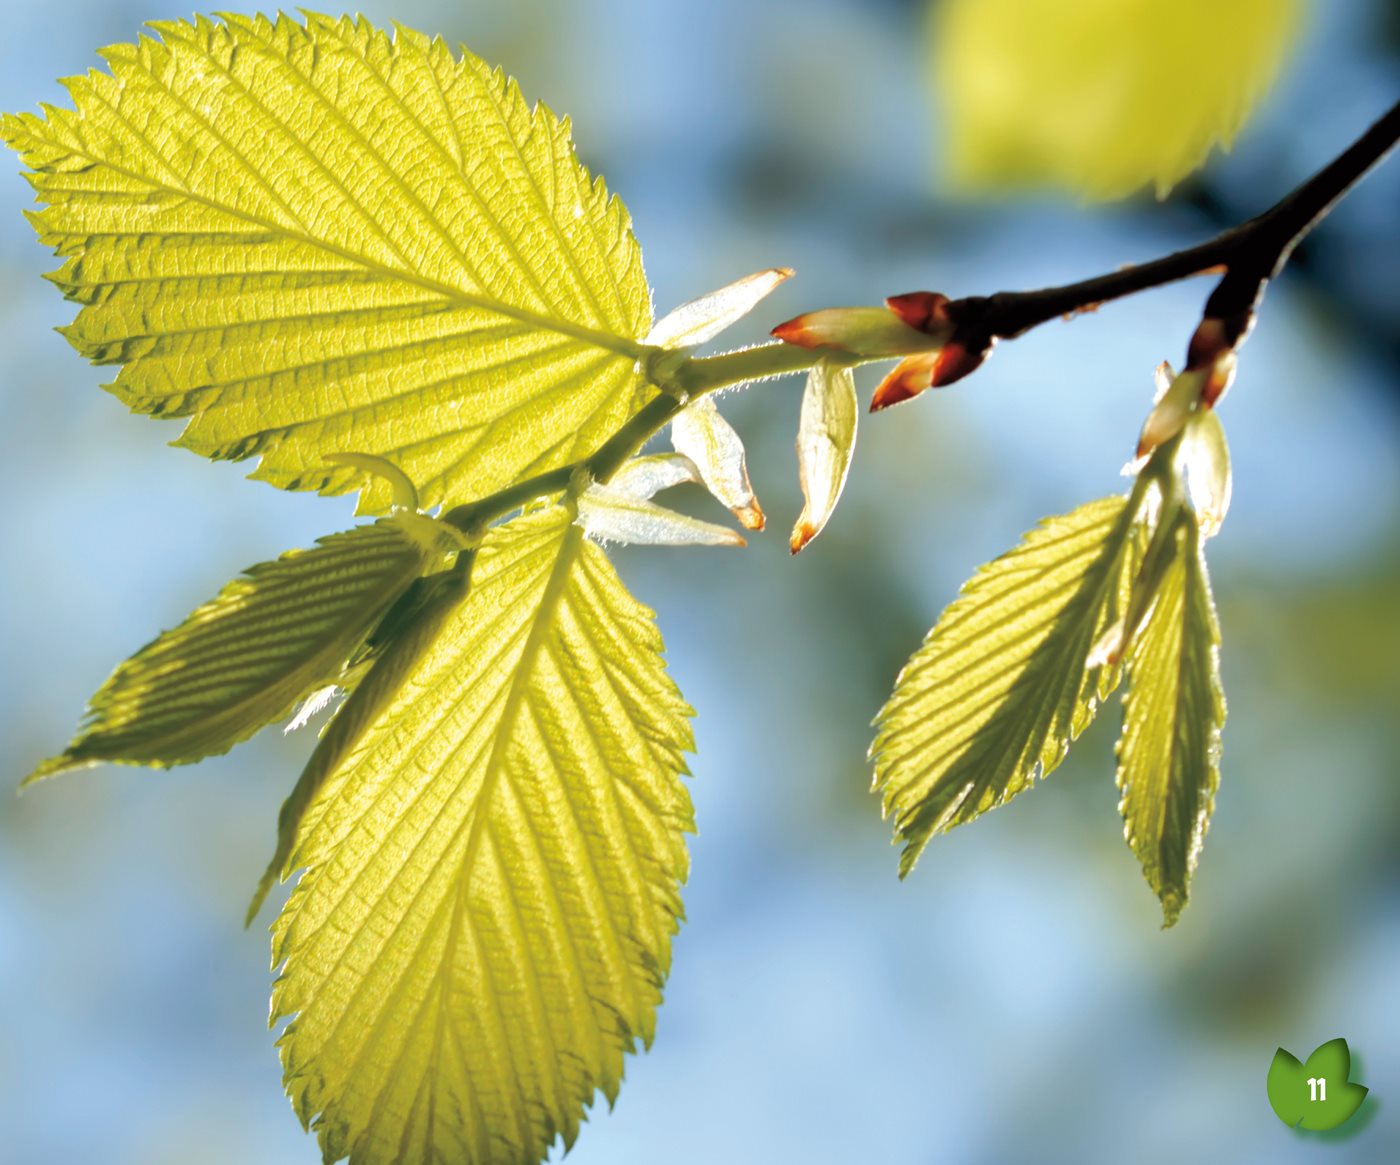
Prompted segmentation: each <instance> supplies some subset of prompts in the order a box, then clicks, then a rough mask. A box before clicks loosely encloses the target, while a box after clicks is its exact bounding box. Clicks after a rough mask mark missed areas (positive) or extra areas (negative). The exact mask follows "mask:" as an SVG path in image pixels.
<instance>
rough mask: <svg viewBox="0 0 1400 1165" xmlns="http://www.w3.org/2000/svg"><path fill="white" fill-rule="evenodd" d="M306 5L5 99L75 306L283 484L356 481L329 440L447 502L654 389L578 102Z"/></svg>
mask: <svg viewBox="0 0 1400 1165" xmlns="http://www.w3.org/2000/svg"><path fill="white" fill-rule="evenodd" d="M305 20H306V23H305V25H302V24H300V23H298V22H297V21H295V20H293V19H292V18H290V17H287V16H280V17H278V18H277V19H276V20H274V21H269V20H267V19H265V18H263V17H244V16H234V15H229V16H225V17H222V18H221V22H219V23H215V22H213V21H210V20H208V19H206V18H203V17H201V18H198V19H197V20H196V21H195V22H194V23H192V24H191V23H185V22H182V21H176V22H162V23H158V24H155V25H153V26H152V27H153V28H155V30H156V32H157V33H158V38H151V37H142V38H141V39H140V40H139V41H138V42H137V43H136V44H126V45H117V46H114V47H111V48H108V49H105V50H103V53H102V55H103V57H104V59H105V60H106V62H107V64H108V66H109V68H110V70H111V72H110V73H105V72H100V71H93V72H90V73H88V74H87V75H86V76H83V77H74V78H69V79H68V81H67V82H66V84H67V87H68V90H69V92H70V94H71V96H72V100H73V103H74V106H75V110H72V111H70V110H65V109H58V108H46V110H45V115H44V116H42V117H40V116H35V115H32V114H18V115H10V116H6V117H5V118H4V119H3V122H0V135H2V136H3V137H4V139H5V140H6V141H7V142H8V143H9V144H10V145H11V146H12V147H13V148H14V149H16V150H17V151H18V152H19V153H20V155H21V156H22V158H23V159H24V162H25V164H26V165H27V166H29V167H30V169H31V170H32V171H33V174H32V175H31V176H30V177H31V181H32V182H33V185H34V187H35V189H36V190H37V192H38V197H39V200H40V201H41V202H43V203H46V204H47V206H46V208H45V209H44V210H42V211H39V212H38V213H37V214H35V215H34V216H33V221H34V225H35V227H36V229H37V230H38V233H39V237H40V239H41V240H42V241H43V242H44V243H46V244H47V245H50V246H53V247H55V248H56V249H57V251H58V253H59V254H60V255H61V256H63V257H64V258H65V260H66V262H65V263H64V264H63V266H62V267H61V268H60V269H59V270H58V271H57V272H56V273H55V274H54V275H53V277H52V278H53V280H54V282H56V283H57V284H58V286H59V287H60V288H61V289H62V291H63V293H64V294H65V295H66V296H67V297H68V298H69V299H72V300H74V301H76V302H77V303H79V304H81V305H82V308H81V310H80V311H79V313H78V316H77V318H76V319H75V320H74V322H73V324H72V326H71V327H69V328H67V329H66V330H65V334H66V335H67V336H68V338H69V340H70V341H71V342H72V343H73V345H74V346H75V347H76V348H77V349H78V350H79V351H80V352H81V353H82V354H83V355H84V356H87V357H88V358H89V359H91V360H93V361H94V362H96V363H99V364H120V365H122V366H123V367H122V369H121V371H120V373H119V374H118V376H117V379H116V381H115V383H114V384H113V385H112V391H113V392H114V393H115V394H116V395H117V396H118V397H119V398H120V399H121V400H122V401H124V402H125V403H126V404H127V405H128V406H129V407H130V408H132V409H133V410H135V411H137V412H141V413H147V414H150V415H152V416H160V417H185V418H188V424H187V425H186V427H185V429H184V432H183V433H182V434H181V436H180V438H179V441H178V444H181V445H183V446H185V447H186V448H189V449H192V450H194V451H195V452H197V453H200V454H202V455H204V456H207V457H213V458H232V459H242V458H246V457H255V456H256V457H260V458H261V459H262V460H261V464H260V465H259V467H258V469H257V471H256V473H255V474H254V476H256V477H259V478H262V479H264V480H267V481H270V482H272V483H273V484H274V485H277V486H279V487H281V488H284V489H318V490H321V491H323V492H329V493H338V492H345V491H346V490H349V489H351V488H355V487H356V486H358V485H360V484H362V481H363V479H362V478H361V477H360V476H359V475H358V474H357V473H356V472H355V470H354V469H353V468H352V467H349V466H339V467H337V466H331V465H327V464H326V463H325V461H324V460H323V458H324V456H325V455H326V454H327V453H333V452H337V451H340V450H347V449H353V450H358V451H360V452H363V453H367V454H373V455H376V456H380V457H387V458H389V459H390V460H392V461H393V462H394V463H395V464H396V465H397V466H398V467H399V468H400V469H402V470H403V471H404V472H405V473H406V474H407V475H408V477H409V478H410V479H412V480H413V481H415V482H417V483H418V488H419V491H420V493H421V495H422V504H423V505H424V506H429V507H431V506H433V505H435V504H437V503H439V502H441V501H443V500H444V499H450V500H466V499H469V498H473V497H477V496H480V495H482V494H485V493H489V492H492V491H494V490H497V489H499V488H502V487H503V486H506V485H509V484H510V483H511V482H513V481H515V480H517V479H519V478H520V477H522V476H525V475H528V474H531V473H535V472H539V471H542V470H546V469H549V468H551V467H554V466H558V465H562V464H566V463H568V462H569V461H571V460H574V459H575V458H577V457H578V456H581V455H583V454H586V453H588V452H590V451H591V450H592V449H594V448H595V447H596V446H597V445H599V444H601V443H602V442H603V441H604V440H605V439H606V438H607V437H609V436H610V435H611V434H612V433H613V432H614V431H615V430H616V428H617V427H618V426H619V425H620V424H621V423H622V422H623V421H624V420H625V419H626V417H628V416H629V415H631V414H632V413H633V412H634V411H635V410H636V408H637V407H638V405H639V404H640V403H641V402H642V401H643V399H644V398H646V397H647V396H648V395H650V394H651V393H652V392H653V391H654V390H652V389H651V388H650V387H649V386H648V385H647V384H646V382H645V379H644V377H643V374H642V373H641V372H640V371H638V359H639V357H640V356H641V355H642V354H643V353H644V347H643V345H642V343H641V340H642V337H643V336H645V335H646V333H647V331H648V329H649V327H650V324H651V303H650V293H649V290H648V288H647V284H646V279H645V276H644V273H643V271H642V260H641V253H640V251H639V249H638V247H637V243H636V240H635V239H634V238H633V236H632V232H631V226H630V220H629V218H628V215H627V213H626V211H625V210H624V209H623V207H622V205H621V204H620V203H619V202H618V200H617V199H615V198H611V197H609V195H608V192H607V190H606V189H605V188H604V187H603V185H602V183H601V182H598V181H594V180H593V179H592V178H591V177H590V176H589V174H588V173H587V171H585V170H584V168H583V167H582V166H581V165H580V164H579V162H578V160H577V158H576V157H575V155H574V149H573V145H572V143H571V141H570V137H569V127H568V123H567V122H566V121H561V120H560V119H558V118H557V117H556V116H555V115H554V114H553V113H552V112H550V111H549V110H548V109H547V108H545V107H544V106H542V105H536V106H534V107H533V108H531V107H530V106H529V105H528V104H527V103H526V101H525V98H524V97H523V96H522V95H521V93H520V90H519V89H518V88H517V87H516V85H515V83H514V82H512V81H510V80H508V79H507V78H506V77H504V76H503V75H502V74H501V73H499V72H493V71H492V70H491V69H490V68H488V67H487V66H486V65H485V64H484V63H483V62H481V61H480V60H478V59H476V58H475V57H472V56H470V55H468V56H466V57H465V58H464V59H457V58H455V57H454V56H453V54H452V53H451V52H450V51H449V50H448V48H447V47H446V46H445V45H444V44H443V43H442V42H441V41H438V40H432V41H430V40H428V39H427V38H426V37H423V36H421V35H419V34H418V33H414V32H411V31H409V30H407V29H404V28H402V27H400V28H397V29H396V32H395V35H394V36H393V37H392V38H390V37H389V36H387V35H386V34H385V33H383V32H380V31H378V30H377V29H375V28H373V27H372V26H371V25H369V24H368V23H367V22H366V21H364V20H360V19H351V18H349V17H345V18H341V19H331V18H329V17H324V16H317V15H314V14H307V15H306V17H305ZM389 501H390V490H389V486H388V485H387V484H386V483H385V482H382V481H373V482H371V483H369V484H368V485H367V486H366V487H365V493H364V494H363V495H362V497H361V508H362V510H364V511H368V512H382V511H384V510H386V509H387V508H388V506H389Z"/></svg>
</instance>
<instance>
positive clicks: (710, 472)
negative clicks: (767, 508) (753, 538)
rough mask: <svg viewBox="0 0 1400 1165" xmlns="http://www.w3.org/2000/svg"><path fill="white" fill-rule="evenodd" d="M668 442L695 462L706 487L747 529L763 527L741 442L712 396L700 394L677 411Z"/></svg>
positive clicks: (760, 510) (760, 509) (759, 508)
mask: <svg viewBox="0 0 1400 1165" xmlns="http://www.w3.org/2000/svg"><path fill="white" fill-rule="evenodd" d="M671 445H672V446H673V447H674V448H675V450H676V452H677V453H683V454H684V455H685V456H687V457H689V458H690V459H691V460H692V461H693V462H695V464H696V467H697V468H698V469H699V470H700V480H701V481H703V482H704V483H705V488H706V489H708V490H709V491H710V492H711V493H712V494H714V496H715V497H716V498H718V499H719V500H720V502H721V503H722V504H723V505H725V506H727V507H729V509H730V510H732V511H733V512H734V516H735V517H736V518H738V519H739V522H740V523H741V524H742V525H743V527H744V528H745V529H746V530H762V529H763V524H764V517H763V510H762V508H761V507H760V506H759V504H758V499H757V498H756V497H754V493H753V486H751V485H750V484H749V471H748V467H747V465H746V464H745V461H744V443H743V441H741V440H740V439H739V434H738V433H736V432H735V431H734V428H733V426H732V425H730V423H729V422H728V421H726V420H725V419H724V418H723V417H722V416H720V415H719V410H718V409H717V408H715V402H714V400H713V399H712V398H710V397H708V396H703V397H701V398H700V399H699V400H697V401H695V402H694V403H693V404H690V405H687V406H686V407H685V408H684V409H682V410H681V411H680V412H679V413H677V414H676V419H675V420H674V421H672V422H671Z"/></svg>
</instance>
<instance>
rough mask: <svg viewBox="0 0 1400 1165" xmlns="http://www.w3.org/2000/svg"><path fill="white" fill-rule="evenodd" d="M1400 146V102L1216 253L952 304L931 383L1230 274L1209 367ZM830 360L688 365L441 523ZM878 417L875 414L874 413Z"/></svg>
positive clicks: (593, 472) (589, 465) (615, 462)
mask: <svg viewBox="0 0 1400 1165" xmlns="http://www.w3.org/2000/svg"><path fill="white" fill-rule="evenodd" d="M1397 138H1400V102H1397V103H1396V104H1395V105H1394V106H1393V107H1392V108H1391V109H1390V111H1389V112H1388V113H1386V114H1385V116H1383V117H1382V118H1381V119H1380V120H1379V121H1377V122H1376V123H1375V125H1373V126H1371V128H1370V129H1368V130H1367V131H1366V132H1365V133H1364V134H1362V135H1361V137H1359V138H1357V140H1356V141H1355V142H1354V143H1352V145H1351V146H1350V147H1348V148H1347V149H1346V150H1345V151H1343V152H1342V153H1341V154H1339V155H1338V156H1337V157H1336V158H1335V159H1334V160H1333V161H1332V162H1330V163H1329V164H1328V165H1327V166H1325V167H1323V168H1322V169H1321V170H1319V171H1318V172H1317V173H1316V174H1314V175H1313V176H1312V177H1311V178H1309V179H1308V180H1307V181H1306V182H1304V183H1303V184H1302V185H1301V186H1299V187H1298V188H1297V189H1296V190H1294V191H1293V192H1292V193H1290V194H1288V195H1287V196H1286V197H1284V198H1282V199H1280V200H1279V201H1278V202H1277V203H1275V204H1274V205H1273V206H1272V207H1270V208H1269V209H1268V210H1266V211H1264V213H1263V214H1260V215H1256V216H1255V217H1254V218H1252V219H1250V220H1249V221H1248V222H1245V223H1241V224H1240V225H1239V226H1237V227H1233V228H1231V229H1230V230H1228V231H1225V232H1224V233H1223V234H1220V235H1217V236H1216V237H1215V238H1213V239H1211V240H1210V241H1209V242H1205V243H1201V244H1200V245H1199V246H1195V247H1191V248H1188V249H1187V250H1184V251H1176V252H1174V253H1172V254H1170V255H1165V256H1163V257H1162V258H1160V259H1154V260H1153V261H1152V262H1150V263H1141V264H1138V265H1137V266H1133V267H1125V268H1123V269H1121V270H1119V271H1114V272H1112V273H1111V274H1108V275H1099V276H1096V277H1095V278H1093V279H1085V280H1082V281H1080V282H1078V283H1069V284H1065V285H1064V286H1062V287H1048V288H1044V289H1042V290H1040V291H1003V292H998V293H997V294H996V295H989V296H969V297H967V298H964V299H957V300H950V301H948V302H946V303H945V304H943V307H942V310H943V311H944V312H945V313H946V314H945V316H944V317H943V318H944V319H945V320H946V321H947V322H949V323H951V324H952V326H953V331H952V334H951V337H950V338H949V339H948V341H947V343H946V345H945V347H947V348H949V349H953V348H955V347H956V348H959V349H961V350H962V351H964V352H966V353H968V354H971V356H970V357H969V358H968V359H966V360H965V361H964V362H963V363H962V365H961V366H960V370H959V371H958V372H957V373H956V374H955V375H953V376H950V377H949V378H948V379H946V380H940V381H936V382H935V383H939V384H947V383H951V382H952V380H953V379H956V378H957V377H958V376H961V375H965V374H966V373H967V372H971V371H972V370H973V369H974V368H976V367H977V366H978V365H979V364H980V363H981V358H982V357H985V355H986V354H987V353H988V352H989V351H990V350H991V348H992V346H993V344H995V342H996V341H997V340H999V339H1003V340H1010V339H1014V338H1015V337H1017V336H1020V335H1023V334H1024V333H1026V332H1028V331H1030V329H1032V328H1035V327H1039V326H1040V325H1041V324H1043V323H1047V322H1048V321H1050V320H1053V319H1060V318H1062V317H1064V316H1067V315H1073V314H1074V313H1076V312H1081V311H1086V310H1088V309H1090V308H1093V307H1096V306H1097V305H1099V304H1101V303H1105V302H1107V301H1109V300H1112V299H1121V298H1123V297H1124V296H1127V295H1134V294H1136V293H1137V292H1139V291H1146V290H1148V289H1149V288H1152V287H1161V286H1163V285H1164V284H1167V283H1174V282H1176V281H1177V280H1179V279H1186V278H1188V277H1190V276H1192V275H1200V274H1203V273H1205V272H1209V271H1212V270H1216V269H1223V270H1224V272H1225V274H1224V276H1223V278H1222V279H1221V281H1220V283H1219V284H1218V285H1217V286H1216V288H1215V290H1214V291H1213V292H1212V293H1211V296H1210V299H1209V300H1207V302H1206V308H1205V321H1206V323H1204V324H1203V325H1202V328H1201V329H1198V331H1197V335H1196V337H1195V338H1193V341H1192V350H1191V352H1190V353H1189V354H1188V367H1190V366H1193V365H1194V363H1196V362H1197V361H1201V362H1206V363H1209V362H1211V361H1213V360H1214V359H1215V357H1217V356H1218V355H1219V354H1220V353H1221V352H1223V351H1225V350H1227V349H1230V348H1232V347H1233V346H1234V345H1236V344H1237V343H1238V342H1239V340H1240V338H1241V337H1242V336H1243V335H1244V334H1245V333H1246V332H1247V331H1248V329H1249V326H1250V324H1251V323H1252V321H1253V315H1254V308H1255V305H1256V304H1257V303H1258V301H1259V297H1260V296H1261V295H1262V294H1263V290H1264V287H1265V286H1266V285H1267V284H1268V281H1269V280H1270V279H1271V278H1272V277H1273V276H1274V275H1275V274H1276V273H1277V272H1278V270H1279V269H1280V268H1281V267H1282V266H1283V264H1284V263H1285V262H1286V261H1287V259H1288V256H1289V254H1290V253H1291V252H1292V250H1293V248H1294V247H1295V246H1297V245H1298V242H1299V240H1301V239H1302V238H1303V236H1304V235H1306V234H1307V233H1308V231H1310V230H1311V229H1312V228H1313V226H1314V225H1315V224H1316V223H1317V222H1318V221H1319V220H1320V219H1321V218H1322V217H1323V216H1324V215H1325V214H1326V213H1327V211H1328V210H1330V209H1331V208H1332V206H1333V205H1334V204H1335V203H1336V202H1337V201H1338V200H1339V199H1341V198H1342V197H1343V196H1344V195H1345V194H1346V192H1347V191H1348V190H1350V189H1351V187H1352V186H1353V185H1355V184H1356V182H1357V181H1358V180H1360V178H1361V177H1362V176H1363V175H1364V174H1365V173H1366V172H1367V171H1368V170H1370V169H1371V168H1372V167H1373V166H1375V165H1376V164H1377V163H1378V162H1379V161H1380V160H1381V159H1382V158H1383V157H1385V155H1386V154H1387V153H1388V152H1389V150H1390V149H1391V147H1392V146H1394V145H1395V143H1396V140H1397ZM938 298H940V299H941V298H942V297H938ZM1207 325H1209V326H1207ZM655 351H658V352H659V351H660V349H657V350H655ZM893 354H896V353H884V354H882V355H876V356H870V355H855V354H849V353H848V354H846V355H845V356H844V359H846V360H847V362H849V363H851V364H865V363H869V362H870V361H872V360H878V359H882V358H886V359H887V358H888V357H889V356H890V355H893ZM830 356H832V353H831V351H830V350H828V349H823V348H822V347H820V346H818V347H814V348H808V347H803V346H800V345H797V344H791V343H783V342H779V343H776V344H761V345H759V346H757V347H753V348H744V349H741V350H739V351H737V352H725V353H722V354H720V355H718V356H704V357H692V358H689V359H686V360H685V361H684V362H682V363H681V364H680V365H679V367H677V368H676V369H675V370H674V371H673V372H672V373H671V374H670V375H669V376H668V377H666V378H665V380H664V382H663V381H661V380H658V381H657V385H658V387H660V388H661V389H662V390H663V391H662V392H661V394H660V395H659V396H657V397H655V398H654V399H653V400H652V401H650V402H649V403H648V404H647V405H646V406H645V407H644V408H643V409H641V410H640V411H639V412H637V413H636V414H635V415H634V416H633V417H632V418H631V419H630V420H629V421H628V422H627V423H626V424H625V425H623V427H622V428H621V429H619V430H618V431H617V432H616V433H614V434H613V436H612V437H611V438H609V439H608V440H607V441H606V442H604V443H603V444H602V445H600V446H599V447H598V448H597V449H596V450H595V451H594V452H593V453H592V454H590V455H589V456H588V457H584V458H580V459H579V460H577V461H573V462H570V463H569V464H568V465H562V466H560V467H559V468H558V469H551V470H548V471H547V472H545V473H541V474H537V475H536V476H534V477H531V478H527V479H526V480H524V481H521V482H517V483H516V484H515V485H512V486H509V487H507V488H506V489H503V490H499V491H498V492H496V493H494V494H490V495H489V496H487V497H484V498H481V499H479V500H477V501H474V502H468V503H467V504H465V505H460V506H456V507H454V508H452V509H451V510H448V511H447V512H446V513H445V514H444V515H443V520H444V521H446V522H449V523H451V524H452V525H454V526H456V527H458V528H459V529H462V530H464V531H467V532H469V533H473V532H480V531H481V530H484V528H485V526H486V524H487V523H489V522H492V521H494V520H495V519H497V518H500V517H503V516H504V515H506V514H508V513H510V512H511V511H513V510H516V509H518V508H520V507H521V506H522V505H526V504H528V503H529V502H531V501H533V500H534V499H535V498H538V497H544V496H547V495H550V494H556V493H563V492H565V491H570V490H576V489H578V488H581V486H580V484H579V483H580V481H581V477H580V474H582V475H584V476H585V477H586V478H587V479H594V480H599V481H606V480H607V479H608V478H609V477H611V476H612V474H613V473H614V472H616V470H617V469H618V468H619V467H620V466H621V465H622V463H623V462H624V461H625V460H626V459H627V458H629V457H631V456H632V455H633V454H634V453H636V452H637V451H638V450H639V449H640V448H641V447H642V446H643V445H644V444H645V443H646V442H647V441H648V440H649V439H650V438H651V437H652V436H654V435H655V434H656V433H658V432H660V431H661V429H662V428H664V427H665V426H666V425H667V424H668V423H669V422H670V421H671V420H672V419H673V418H674V417H675V415H676V414H677V413H678V412H680V411H681V409H682V408H684V407H685V405H686V404H687V403H688V402H689V401H691V400H694V399H695V398H697V397H700V396H704V395H705V394H707V393H711V392H714V391H716V390H717V389H720V388H725V387H727V386H729V385H734V384H743V383H746V382H748V381H752V380H762V379H766V378H769V377H773V376H783V375H787V374H788V373H792V372H800V371H802V370H804V369H806V368H810V367H811V366H812V365H813V364H815V363H816V362H817V361H818V360H820V359H823V358H828V357H830ZM1217 391H1219V389H1217ZM877 397H878V394H877ZM876 407H880V406H879V405H878V402H877V405H876Z"/></svg>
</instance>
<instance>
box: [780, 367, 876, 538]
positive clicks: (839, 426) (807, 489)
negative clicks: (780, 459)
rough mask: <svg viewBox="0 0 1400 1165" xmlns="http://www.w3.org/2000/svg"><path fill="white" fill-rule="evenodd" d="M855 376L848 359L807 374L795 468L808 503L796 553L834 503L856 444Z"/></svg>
mask: <svg viewBox="0 0 1400 1165" xmlns="http://www.w3.org/2000/svg"><path fill="white" fill-rule="evenodd" d="M858 413H859V408H858V407H857V404H856V380H855V375H854V373H853V372H852V371H851V369H850V368H849V367H848V366H846V365H841V364H833V363H831V362H830V361H828V360H822V361H819V362H818V363H816V364H814V365H813V366H812V370H811V372H809V373H808V374H807V388H806V390H805V391H804V392H803V394H802V416H801V419H800V421H799V422H798V427H797V473H798V479H799V480H800V482H801V484H802V496H803V498H804V499H805V503H804V505H803V507H802V513H801V514H800V515H799V516H798V519H797V524H796V525H795V526H794V527H793V529H792V543H791V545H792V552H793V553H794V554H796V553H797V552H798V551H799V550H801V549H802V548H803V547H804V546H806V545H807V543H809V542H810V541H811V540H812V539H813V538H815V537H816V536H817V535H818V534H820V533H821V532H822V528H823V527H824V526H825V525H826V523H827V519H829V518H830V517H831V514H832V511H833V510H835V509H836V503H837V501H838V500H839V499H840V497H841V490H842V488H843V487H844V486H845V484H846V474H847V472H848V471H849V470H850V467H851V456H852V454H853V453H854V452H855V446H856V418H857V415H858Z"/></svg>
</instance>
